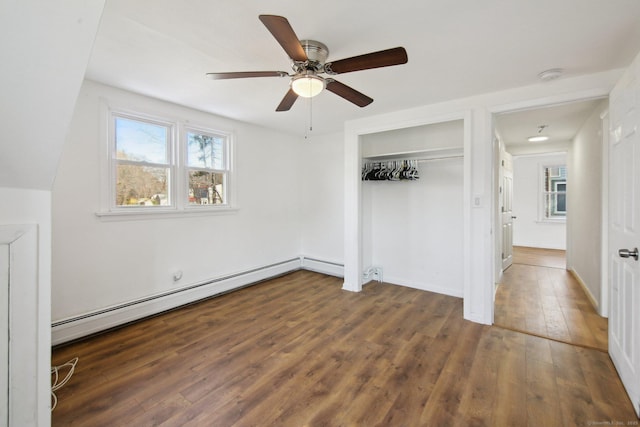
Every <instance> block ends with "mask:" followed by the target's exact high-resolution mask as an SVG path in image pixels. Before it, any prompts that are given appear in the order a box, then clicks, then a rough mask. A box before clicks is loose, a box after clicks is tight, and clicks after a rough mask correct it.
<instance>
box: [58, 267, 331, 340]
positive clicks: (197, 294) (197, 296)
mask: <svg viewBox="0 0 640 427" xmlns="http://www.w3.org/2000/svg"><path fill="white" fill-rule="evenodd" d="M313 262H315V264H312V265H309V267H318V268H319V266H320V265H324V264H327V265H332V263H326V262H324V263H323V262H322V261H318V260H313ZM309 263H311V260H309ZM304 264H305V262H304V261H303V258H294V259H290V260H286V261H282V262H278V263H275V264H271V265H267V266H264V267H259V268H255V269H252V270H247V271H243V272H240V273H236V274H231V275H227V276H223V277H219V278H215V279H211V280H208V281H205V282H202V283H195V284H193V285H190V286H187V287H184V288H181V289H176V290H174V291H172V292H167V293H163V294H157V295H152V296H149V297H145V298H142V299H140V300H135V301H130V302H127V303H123V304H119V305H117V306H112V307H107V308H104V309H101V310H97V311H94V312H89V313H86V314H83V315H80V316H74V317H70V318H67V319H62V320H59V321H56V322H54V323H53V324H52V328H51V344H52V345H57V344H62V343H65V342H68V341H72V340H74V339H78V338H82V337H86V336H88V335H91V334H95V333H97V332H101V331H104V330H107V329H110V328H113V327H116V326H120V325H123V324H125V323H129V322H132V321H134V320H139V319H142V318H144V317H148V316H152V315H155V314H158V313H161V312H163V311H167V310H171V309H173V308H176V307H180V306H182V305H185V304H189V303H192V302H195V301H198V300H201V299H204V298H209V297H212V296H215V295H219V294H222V293H225V292H229V291H232V290H234V289H239V288H242V287H245V286H248V285H251V284H255V283H257V282H261V281H264V280H267V279H271V278H273V277H277V276H280V275H282V274H286V273H289V272H292V271H296V270H300V269H301V268H305V269H309V270H312V268H308V267H306V266H304ZM335 267H336V268H337V265H335ZM327 269H328V268H325V270H327ZM313 271H315V270H313ZM319 272H322V273H324V272H325V271H319ZM326 274H331V273H326Z"/></svg>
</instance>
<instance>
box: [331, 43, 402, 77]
mask: <svg viewBox="0 0 640 427" xmlns="http://www.w3.org/2000/svg"><path fill="white" fill-rule="evenodd" d="M408 60H409V58H408V57H407V51H406V50H404V48H403V47H394V48H393V49H387V50H380V51H378V52H371V53H365V54H364V55H359V56H353V57H351V58H345V59H340V60H338V61H334V62H327V63H326V64H325V66H324V69H325V72H326V73H327V74H341V73H350V72H352V71H360V70H369V69H371V68H380V67H388V66H391V65H400V64H406V63H407V61H408Z"/></svg>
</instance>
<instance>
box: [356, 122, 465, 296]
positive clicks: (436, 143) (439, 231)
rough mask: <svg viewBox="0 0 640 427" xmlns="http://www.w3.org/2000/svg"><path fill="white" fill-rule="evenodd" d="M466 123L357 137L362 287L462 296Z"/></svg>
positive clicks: (449, 123) (405, 129) (444, 123)
mask: <svg viewBox="0 0 640 427" xmlns="http://www.w3.org/2000/svg"><path fill="white" fill-rule="evenodd" d="M464 130H465V129H464V120H462V119H459V120H451V121H446V122H440V123H433V124H426V125H421V126H413V127H407V128H401V129H393V130H388V131H383V132H376V133H370V134H365V135H361V136H360V159H361V207H362V213H361V216H362V267H363V278H362V283H363V284H366V283H367V282H368V281H370V280H378V281H384V282H385V283H391V284H395V285H402V286H408V287H412V288H417V289H421V290H425V291H431V292H437V293H441V294H445V295H450V296H455V297H460V298H461V297H463V296H464V268H463V261H462V253H463V250H462V248H463V247H464V244H465V242H464V229H465V227H464V220H465V215H464V182H465V180H464Z"/></svg>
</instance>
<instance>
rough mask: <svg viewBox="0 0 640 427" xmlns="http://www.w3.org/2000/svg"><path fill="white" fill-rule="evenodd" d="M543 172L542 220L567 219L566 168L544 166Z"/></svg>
mask: <svg viewBox="0 0 640 427" xmlns="http://www.w3.org/2000/svg"><path fill="white" fill-rule="evenodd" d="M542 172H543V191H542V199H543V204H542V205H543V213H544V214H543V219H544V220H548V219H551V220H554V219H555V220H565V219H566V217H567V168H566V166H564V165H559V166H545V167H543V169H542Z"/></svg>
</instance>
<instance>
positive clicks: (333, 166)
mask: <svg viewBox="0 0 640 427" xmlns="http://www.w3.org/2000/svg"><path fill="white" fill-rule="evenodd" d="M298 162H299V164H300V167H301V171H300V177H299V179H300V180H301V185H300V192H301V194H300V200H301V203H302V205H301V211H300V215H301V220H300V225H301V233H302V236H301V238H302V254H303V255H304V256H305V257H309V258H313V259H317V260H322V261H328V262H332V263H337V264H340V265H341V264H342V263H343V261H344V185H343V182H344V167H343V165H344V136H343V134H342V133H341V132H340V133H335V134H329V135H319V136H315V135H312V136H311V137H310V138H309V140H308V141H307V142H303V143H301V144H300V160H298Z"/></svg>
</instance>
